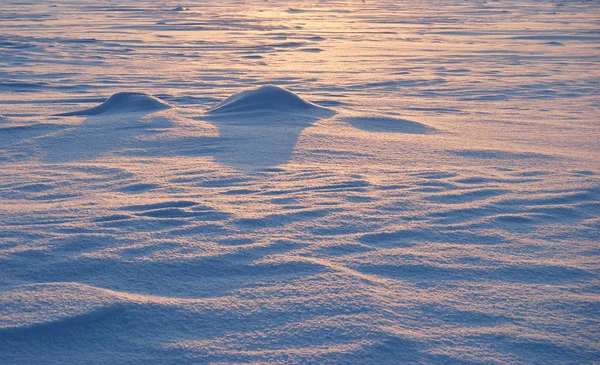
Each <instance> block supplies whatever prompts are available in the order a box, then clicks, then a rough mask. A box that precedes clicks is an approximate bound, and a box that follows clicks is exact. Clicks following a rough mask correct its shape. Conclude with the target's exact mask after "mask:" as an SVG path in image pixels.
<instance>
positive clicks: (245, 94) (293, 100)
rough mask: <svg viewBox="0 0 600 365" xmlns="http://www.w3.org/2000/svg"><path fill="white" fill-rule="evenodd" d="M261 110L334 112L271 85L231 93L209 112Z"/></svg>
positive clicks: (328, 113)
mask: <svg viewBox="0 0 600 365" xmlns="http://www.w3.org/2000/svg"><path fill="white" fill-rule="evenodd" d="M261 111H262V112H269V111H273V112H281V113H300V114H316V115H319V114H321V115H329V116H331V115H333V114H334V113H333V112H332V111H331V110H328V109H326V108H323V107H320V106H318V105H315V104H313V103H311V102H308V101H306V100H304V99H302V98H300V97H299V96H298V95H296V94H294V93H292V92H290V91H289V90H286V89H283V88H281V87H278V86H272V85H266V86H261V87H259V88H257V89H254V90H246V91H242V92H239V93H237V94H235V95H232V96H230V97H228V98H227V99H225V100H224V101H222V102H221V103H219V105H217V106H216V107H215V108H214V109H212V110H211V111H210V114H225V113H245V114H252V113H254V112H261ZM242 118H243V117H242ZM282 122H284V121H282Z"/></svg>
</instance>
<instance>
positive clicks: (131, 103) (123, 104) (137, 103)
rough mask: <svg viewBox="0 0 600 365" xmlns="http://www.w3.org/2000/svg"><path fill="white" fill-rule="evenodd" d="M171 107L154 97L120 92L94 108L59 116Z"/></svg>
mask: <svg viewBox="0 0 600 365" xmlns="http://www.w3.org/2000/svg"><path fill="white" fill-rule="evenodd" d="M170 107H171V106H170V105H169V104H167V103H166V102H164V101H162V100H160V99H158V98H155V97H154V96H151V95H148V94H144V93H135V92H122V93H117V94H114V95H112V96H111V97H110V98H108V99H106V101H105V102H104V103H102V104H100V105H98V106H96V107H93V108H90V109H85V110H79V111H75V112H68V113H62V114H59V115H60V116H76V115H101V114H116V113H143V112H148V113H149V112H155V111H159V110H163V109H168V108H170Z"/></svg>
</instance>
